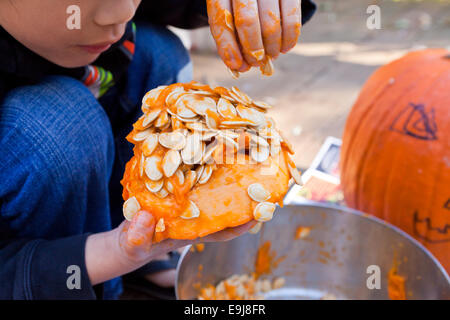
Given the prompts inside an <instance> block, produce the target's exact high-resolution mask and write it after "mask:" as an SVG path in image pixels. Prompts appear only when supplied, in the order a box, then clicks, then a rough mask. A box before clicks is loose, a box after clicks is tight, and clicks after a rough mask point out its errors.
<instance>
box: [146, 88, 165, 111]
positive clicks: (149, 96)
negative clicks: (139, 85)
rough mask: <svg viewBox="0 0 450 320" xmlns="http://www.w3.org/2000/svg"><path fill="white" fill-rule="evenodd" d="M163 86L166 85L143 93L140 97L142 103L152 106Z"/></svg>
mask: <svg viewBox="0 0 450 320" xmlns="http://www.w3.org/2000/svg"><path fill="white" fill-rule="evenodd" d="M165 88H167V86H159V87H157V88H155V89H152V90H150V91H149V92H147V93H146V94H145V95H144V97H143V98H142V104H143V105H146V106H152V105H154V104H156V101H157V100H158V98H159V95H160V94H161V92H162V91H163V90H164V89H165Z"/></svg>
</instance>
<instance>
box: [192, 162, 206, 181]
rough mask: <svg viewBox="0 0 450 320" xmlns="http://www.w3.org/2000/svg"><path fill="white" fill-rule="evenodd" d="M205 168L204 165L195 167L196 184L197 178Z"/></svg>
mask: <svg viewBox="0 0 450 320" xmlns="http://www.w3.org/2000/svg"><path fill="white" fill-rule="evenodd" d="M204 170H205V166H198V167H197V169H195V183H194V185H195V184H197V182H198V180H199V179H200V177H201V176H202V174H203V171H204Z"/></svg>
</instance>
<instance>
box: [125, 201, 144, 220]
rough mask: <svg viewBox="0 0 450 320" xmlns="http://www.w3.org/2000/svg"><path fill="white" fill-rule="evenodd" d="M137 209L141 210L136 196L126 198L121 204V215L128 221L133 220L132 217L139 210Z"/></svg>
mask: <svg viewBox="0 0 450 320" xmlns="http://www.w3.org/2000/svg"><path fill="white" fill-rule="evenodd" d="M139 210H141V205H140V204H139V202H138V200H137V199H136V197H131V198H128V200H127V201H125V202H124V204H123V215H124V217H125V219H127V220H128V221H131V220H133V217H134V216H135V215H136V213H138V212H139Z"/></svg>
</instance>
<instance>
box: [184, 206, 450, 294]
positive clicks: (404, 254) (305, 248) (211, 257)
mask: <svg viewBox="0 0 450 320" xmlns="http://www.w3.org/2000/svg"><path fill="white" fill-rule="evenodd" d="M298 226H306V227H311V231H310V234H309V235H308V236H307V237H306V238H304V239H299V240H296V239H295V232H296V228H297V227H298ZM266 241H270V242H271V249H272V250H274V252H276V256H277V257H279V258H281V259H282V260H281V262H280V263H279V264H278V266H277V267H276V268H274V269H273V270H272V272H271V274H270V275H267V278H268V279H273V278H276V277H279V276H282V277H284V278H285V280H286V284H285V286H284V287H282V288H280V289H277V290H273V291H270V292H268V293H267V294H266V295H265V298H267V299H320V298H322V297H323V296H324V295H328V296H330V295H332V296H334V297H336V298H337V299H389V296H388V291H387V286H388V280H387V279H388V272H389V270H390V269H391V268H392V267H393V266H394V264H397V270H398V274H399V275H401V276H403V277H404V278H405V292H406V298H407V299H450V278H449V276H448V275H447V273H446V272H445V270H444V268H443V267H442V266H441V265H440V264H439V262H438V261H437V260H436V259H435V258H434V257H433V256H432V255H431V253H430V252H429V251H428V250H426V249H425V248H424V247H423V246H422V245H421V244H420V243H419V242H417V241H416V240H414V239H413V238H411V237H410V236H409V235H407V234H406V233H405V232H403V231H401V230H399V229H397V228H395V227H393V226H391V225H389V224H387V223H385V222H383V221H381V220H380V219H377V218H374V217H369V216H367V215H365V214H363V213H361V212H358V211H355V210H351V209H348V208H345V207H339V206H333V205H324V204H318V203H315V202H311V201H305V203H302V204H298V205H286V206H284V207H283V208H277V210H276V214H275V217H274V218H273V220H272V221H271V222H270V223H266V224H264V226H263V228H262V229H261V231H260V232H259V233H258V234H256V235H252V234H245V235H243V236H241V237H238V238H236V239H234V240H231V241H228V242H221V243H206V244H205V247H204V250H203V251H202V252H193V251H192V250H189V248H186V250H185V251H184V252H183V254H182V258H181V259H180V261H179V264H178V267H177V282H176V295H177V298H178V299H196V297H197V295H198V287H199V286H200V287H203V286H205V285H207V284H214V285H215V284H217V283H218V282H220V281H221V280H224V279H226V278H227V277H229V276H231V275H233V274H244V273H251V272H253V271H254V261H255V256H256V252H257V250H258V248H259V247H260V246H261V244H263V243H264V242H266ZM200 265H201V266H202V267H203V269H201V268H199V266H200ZM369 266H378V267H379V271H380V274H379V275H380V285H381V286H380V289H377V288H374V289H369V288H368V285H367V283H368V282H371V280H369V281H368V278H369V277H370V276H371V275H373V271H371V272H369V273H368V268H369ZM371 268H375V269H376V268H377V267H371ZM370 270H371V269H370V268H369V271H370ZM372 280H373V278H372Z"/></svg>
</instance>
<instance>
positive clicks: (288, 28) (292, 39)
mask: <svg viewBox="0 0 450 320" xmlns="http://www.w3.org/2000/svg"><path fill="white" fill-rule="evenodd" d="M280 11H281V28H282V42H281V52H283V53H286V52H288V51H289V50H290V49H292V48H293V47H294V46H295V45H296V44H297V40H298V37H299V36H300V29H301V25H302V24H301V21H302V20H301V14H302V12H301V0H280Z"/></svg>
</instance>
